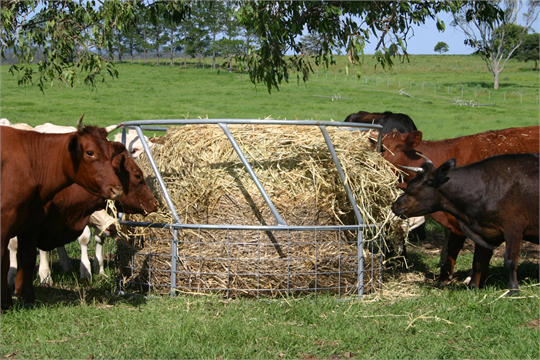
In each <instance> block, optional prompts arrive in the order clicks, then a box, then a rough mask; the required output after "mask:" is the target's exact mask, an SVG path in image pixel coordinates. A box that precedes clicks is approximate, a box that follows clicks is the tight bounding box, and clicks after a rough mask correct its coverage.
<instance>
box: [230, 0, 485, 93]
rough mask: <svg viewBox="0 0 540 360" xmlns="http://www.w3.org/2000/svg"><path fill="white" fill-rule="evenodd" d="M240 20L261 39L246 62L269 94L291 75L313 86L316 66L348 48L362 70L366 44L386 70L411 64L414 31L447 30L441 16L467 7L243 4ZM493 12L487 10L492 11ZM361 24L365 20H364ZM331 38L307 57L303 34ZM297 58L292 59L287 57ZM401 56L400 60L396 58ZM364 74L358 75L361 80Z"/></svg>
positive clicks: (448, 4) (479, 3) (480, 8)
mask: <svg viewBox="0 0 540 360" xmlns="http://www.w3.org/2000/svg"><path fill="white" fill-rule="evenodd" d="M237 4H238V10H237V12H236V16H237V18H238V19H239V21H240V25H242V26H243V27H245V28H247V29H252V30H253V31H254V33H255V35H257V37H258V38H259V39H260V48H259V49H258V50H257V51H256V52H255V53H253V54H248V55H245V56H243V60H244V61H246V62H247V64H248V66H249V75H250V79H251V81H252V82H253V83H254V84H257V83H264V84H265V85H266V86H267V88H268V91H271V90H272V89H279V84H281V82H282V81H288V79H289V73H290V71H291V70H296V71H297V73H298V74H299V75H298V81H299V80H300V76H301V77H302V79H303V81H306V80H307V77H308V74H309V72H313V67H312V61H314V62H315V64H316V65H323V66H326V67H327V66H328V65H329V64H330V63H334V62H335V61H334V58H333V56H332V50H333V49H339V48H345V49H346V51H347V54H348V56H349V60H350V62H351V64H353V65H361V64H362V61H363V55H364V50H363V49H364V44H365V43H366V42H367V41H370V40H373V38H375V39H376V40H377V42H376V52H375V58H376V60H377V61H378V63H380V64H381V65H382V66H383V68H386V67H391V66H392V65H393V59H394V58H395V56H397V57H398V59H400V60H402V61H405V60H407V59H408V54H407V50H406V45H407V35H410V34H409V33H410V32H411V27H412V25H414V24H416V25H419V24H424V23H425V21H426V19H428V18H432V19H437V28H438V29H439V30H440V31H441V30H444V28H445V25H444V23H443V22H442V21H440V20H439V19H438V18H437V16H436V14H437V13H439V12H441V11H446V12H452V13H453V12H456V11H457V10H459V8H460V7H461V6H464V4H465V2H454V1H437V2H431V1H339V2H334V1H320V2H319V1H276V2H266V1H256V0H253V1H251V0H250V1H238V2H237ZM467 4H470V6H472V7H473V8H474V9H475V10H476V11H478V12H480V13H485V12H487V13H488V16H486V19H488V20H489V18H490V16H493V14H492V13H491V12H489V11H487V10H490V9H492V8H493V4H491V3H487V2H484V1H476V2H472V3H467ZM486 9H487V10H486ZM359 19H360V20H359ZM304 29H305V30H307V31H308V32H309V33H310V34H311V33H320V34H325V38H324V40H323V42H322V44H321V50H320V53H319V54H318V55H316V56H314V57H310V56H307V55H305V54H303V52H302V46H301V42H300V41H298V39H299V38H300V37H301V36H302V34H303V31H304ZM289 52H291V53H293V55H292V56H290V57H287V56H286V54H287V53H289ZM392 54H396V55H392ZM360 75H361V73H360V71H358V73H357V76H360Z"/></svg>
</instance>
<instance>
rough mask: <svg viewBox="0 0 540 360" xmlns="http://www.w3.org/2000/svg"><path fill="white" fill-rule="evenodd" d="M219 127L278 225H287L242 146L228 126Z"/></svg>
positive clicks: (221, 125) (223, 124) (222, 124)
mask: <svg viewBox="0 0 540 360" xmlns="http://www.w3.org/2000/svg"><path fill="white" fill-rule="evenodd" d="M219 127H221V128H222V129H223V131H224V132H225V135H227V138H228V139H229V141H230V142H231V145H232V146H233V148H234V150H235V151H236V153H237V154H238V157H240V160H241V161H242V163H243V164H244V167H245V168H246V170H247V172H248V173H249V176H251V179H252V180H253V182H255V185H256V186H257V189H259V192H260V193H261V195H262V197H263V199H264V201H266V204H267V205H268V207H269V208H270V211H271V212H272V214H273V215H274V217H275V218H276V221H277V223H278V225H287V224H286V223H285V221H284V220H283V219H282V218H281V215H279V212H278V211H277V209H276V207H275V205H274V203H273V202H272V199H270V197H269V196H268V194H267V193H266V190H264V188H263V186H262V184H261V182H260V181H259V178H257V175H256V174H255V172H254V171H253V168H252V167H251V165H250V164H249V162H248V161H247V159H246V157H245V156H244V153H243V152H242V149H240V146H238V143H237V142H236V140H235V139H234V136H233V135H232V133H231V131H230V130H229V127H228V126H227V124H225V123H220V124H219Z"/></svg>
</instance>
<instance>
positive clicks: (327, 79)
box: [326, 72, 328, 80]
mask: <svg viewBox="0 0 540 360" xmlns="http://www.w3.org/2000/svg"><path fill="white" fill-rule="evenodd" d="M326 80H328V72H327V73H326Z"/></svg>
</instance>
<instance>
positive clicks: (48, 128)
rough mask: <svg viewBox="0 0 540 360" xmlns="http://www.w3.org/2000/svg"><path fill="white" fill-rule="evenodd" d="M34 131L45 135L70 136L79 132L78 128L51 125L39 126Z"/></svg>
mask: <svg viewBox="0 0 540 360" xmlns="http://www.w3.org/2000/svg"><path fill="white" fill-rule="evenodd" d="M34 131H37V132H40V133H44V134H68V133H72V132H75V131H77V129H76V128H74V127H73V126H62V125H55V124H51V123H45V124H41V125H37V126H36V127H35V128H34Z"/></svg>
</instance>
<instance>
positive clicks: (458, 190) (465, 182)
mask: <svg viewBox="0 0 540 360" xmlns="http://www.w3.org/2000/svg"><path fill="white" fill-rule="evenodd" d="M470 174H471V173H470V169H469V172H468V173H466V174H464V175H462V171H461V169H460V168H455V169H452V170H451V171H450V173H449V175H448V176H449V177H450V180H449V181H448V182H446V183H445V184H443V185H441V186H440V187H439V188H438V189H437V191H438V192H439V194H440V195H442V196H441V211H445V212H447V213H450V214H452V215H453V216H454V217H455V218H456V219H457V220H458V221H459V222H460V223H466V224H475V223H476V221H475V220H474V219H473V218H472V217H471V215H473V214H471V211H469V210H470V209H472V208H473V206H471V204H477V203H479V202H480V201H481V200H482V198H483V197H484V196H485V194H483V193H482V192H479V191H477V190H475V186H471V178H472V177H471V175H470ZM461 184H462V185H461ZM461 209H464V210H461Z"/></svg>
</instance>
